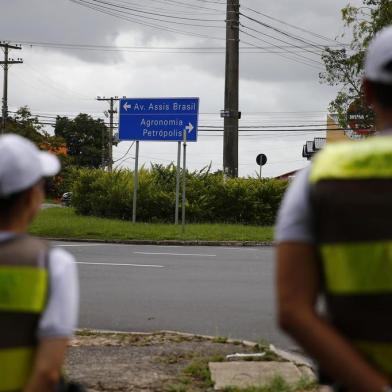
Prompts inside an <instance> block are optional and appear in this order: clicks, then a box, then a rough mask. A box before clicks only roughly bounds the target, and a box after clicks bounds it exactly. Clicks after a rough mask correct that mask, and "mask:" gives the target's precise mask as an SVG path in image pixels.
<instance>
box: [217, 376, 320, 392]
mask: <svg viewBox="0 0 392 392" xmlns="http://www.w3.org/2000/svg"><path fill="white" fill-rule="evenodd" d="M316 390H317V383H316V382H314V381H310V380H308V379H307V378H302V379H301V380H300V381H299V382H298V383H297V384H296V385H290V384H288V383H287V382H286V381H285V380H284V379H283V378H282V377H280V376H277V377H275V378H273V379H272V380H271V382H270V383H269V384H268V385H266V386H264V387H249V388H225V389H224V390H223V392H297V391H298V392H302V391H316Z"/></svg>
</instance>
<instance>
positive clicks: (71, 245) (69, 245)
mask: <svg viewBox="0 0 392 392" xmlns="http://www.w3.org/2000/svg"><path fill="white" fill-rule="evenodd" d="M103 245H104V246H106V245H113V244H67V245H56V246H59V247H62V248H65V247H77V246H88V247H89V246H103Z"/></svg>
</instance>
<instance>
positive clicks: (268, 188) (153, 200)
mask: <svg viewBox="0 0 392 392" xmlns="http://www.w3.org/2000/svg"><path fill="white" fill-rule="evenodd" d="M72 177H73V179H74V181H73V186H72V191H73V200H72V205H73V207H74V208H75V211H76V212H77V213H79V214H81V215H93V216H98V217H105V218H116V219H123V220H131V219H132V203H133V172H131V171H128V170H120V171H115V172H113V173H108V172H104V171H102V170H97V169H80V170H78V171H77V172H73V173H72ZM286 187H287V181H284V180H276V179H264V178H263V179H261V178H224V176H223V174H222V172H215V173H211V172H210V170H209V168H208V167H206V168H204V169H203V170H200V171H195V172H187V197H186V216H187V221H188V222H190V223H229V224H247V225H257V226H269V225H272V224H273V223H274V222H275V217H276V213H277V211H278V208H279V205H280V203H281V200H282V197H283V194H284V192H285V190H286ZM175 189H176V168H175V166H173V165H169V166H161V165H152V167H151V169H148V170H147V169H141V170H140V172H139V189H138V206H137V216H138V220H139V221H141V222H148V223H172V222H173V220H174V210H175Z"/></svg>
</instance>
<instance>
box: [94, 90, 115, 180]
mask: <svg viewBox="0 0 392 392" xmlns="http://www.w3.org/2000/svg"><path fill="white" fill-rule="evenodd" d="M118 100H119V98H118V97H110V98H105V97H103V98H101V97H97V101H107V102H109V105H110V109H109V110H108V112H109V162H108V171H109V172H110V173H111V172H112V171H113V129H114V124H113V115H114V114H115V113H117V110H116V109H114V101H118ZM102 139H104V138H102ZM104 151H105V147H104V144H103V142H102V166H103V165H104V162H103V161H104Z"/></svg>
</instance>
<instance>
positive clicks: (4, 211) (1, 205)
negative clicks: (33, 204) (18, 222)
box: [0, 189, 26, 219]
mask: <svg viewBox="0 0 392 392" xmlns="http://www.w3.org/2000/svg"><path fill="white" fill-rule="evenodd" d="M25 193H26V189H24V190H23V191H21V192H17V193H13V194H11V195H9V196H7V197H0V219H2V218H3V219H4V218H6V219H8V218H9V216H10V214H12V212H13V209H14V207H15V206H16V205H17V204H18V203H19V202H20V200H21V199H22V197H23V196H24V194H25Z"/></svg>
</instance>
